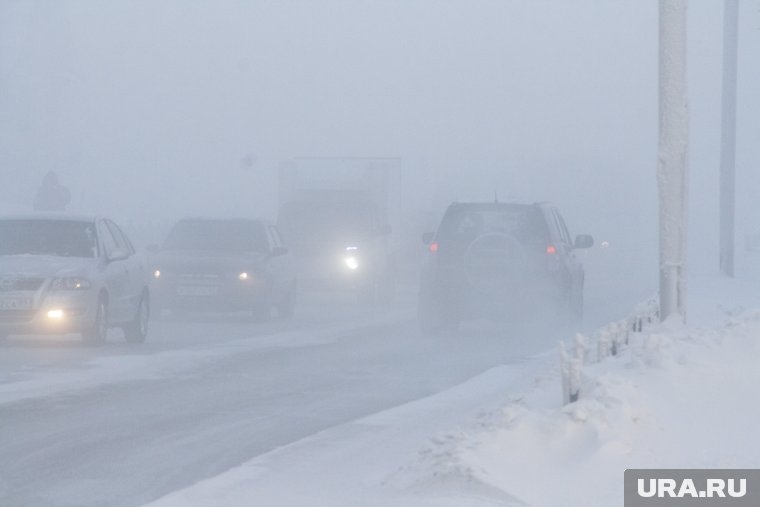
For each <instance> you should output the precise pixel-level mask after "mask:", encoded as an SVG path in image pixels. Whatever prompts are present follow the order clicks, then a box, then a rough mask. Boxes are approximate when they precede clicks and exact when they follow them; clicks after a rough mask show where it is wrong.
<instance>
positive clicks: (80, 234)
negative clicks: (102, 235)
mask: <svg viewBox="0 0 760 507" xmlns="http://www.w3.org/2000/svg"><path fill="white" fill-rule="evenodd" d="M97 245H98V242H97V236H96V234H95V226H94V224H93V223H91V222H78V221H66V220H1V221H0V255H25V254H26V255H53V256H57V257H95V256H96V255H97V253H98V246H97Z"/></svg>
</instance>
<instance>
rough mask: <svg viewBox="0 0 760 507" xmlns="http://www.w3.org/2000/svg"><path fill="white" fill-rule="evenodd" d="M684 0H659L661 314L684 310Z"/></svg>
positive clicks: (682, 314) (686, 135) (686, 132)
mask: <svg viewBox="0 0 760 507" xmlns="http://www.w3.org/2000/svg"><path fill="white" fill-rule="evenodd" d="M686 6H687V2H686V0H660V61H659V66H660V69H659V74H660V104H659V110H660V125H659V150H658V167H657V181H658V185H659V198H660V316H661V318H662V319H663V320H664V319H667V318H669V317H671V316H675V315H677V316H680V318H681V319H684V318H685V316H686V301H685V299H686V232H687V220H686V206H687V184H688V179H687V175H688V173H687V148H688V139H689V118H688V107H687V101H686Z"/></svg>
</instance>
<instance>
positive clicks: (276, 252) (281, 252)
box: [272, 246, 288, 257]
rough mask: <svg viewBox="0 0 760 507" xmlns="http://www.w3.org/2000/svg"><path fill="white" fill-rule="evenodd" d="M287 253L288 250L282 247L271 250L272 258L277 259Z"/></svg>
mask: <svg viewBox="0 0 760 507" xmlns="http://www.w3.org/2000/svg"><path fill="white" fill-rule="evenodd" d="M287 253H288V249H287V248H285V247H284V246H276V247H274V248H272V257H279V256H280V255H285V254H287Z"/></svg>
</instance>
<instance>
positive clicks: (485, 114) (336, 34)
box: [0, 0, 760, 266]
mask: <svg viewBox="0 0 760 507" xmlns="http://www.w3.org/2000/svg"><path fill="white" fill-rule="evenodd" d="M657 9H658V4H657V2H656V1H655V0H649V1H642V0H626V1H623V0H594V1H568V0H557V1H535V0H530V1H529V0H521V1H517V0H515V1H506V0H498V1H483V0H475V1H473V0H466V1H465V0H462V1H459V0H457V1H454V0H448V1H446V0H416V1H415V0H407V1H372V2H370V1H332V0H331V1H323V0H319V1H300V2H283V1H270V2H264V1H240V2H229V1H195V2H193V1H188V0H175V1H166V0H165V1H153V0H151V1H143V2H136V1H120V2H119V1H109V2H102V1H94V0H93V1H14V0H4V1H3V2H2V3H0V176H1V177H2V192H3V195H2V196H1V197H0V199H3V200H5V202H4V203H3V206H2V208H10V207H28V206H29V203H30V202H31V195H32V194H33V192H34V189H35V187H36V185H37V184H38V183H39V181H40V179H41V177H42V175H43V174H44V173H45V172H46V171H47V170H50V169H54V170H56V171H58V173H59V176H60V178H61V180H62V181H63V182H64V183H65V184H66V185H68V186H69V187H70V188H71V190H72V194H73V196H74V200H73V203H72V208H74V209H76V210H80V211H88V212H98V213H101V214H107V215H111V216H115V217H117V218H120V219H122V220H126V219H129V220H135V221H138V222H139V221H142V220H145V219H146V217H150V216H157V217H160V218H162V219H164V218H165V219H173V218H175V217H178V216H180V215H183V214H205V213H210V214H246V213H256V214H266V215H270V216H271V215H274V213H275V210H276V204H277V203H276V178H275V171H276V167H277V165H278V163H279V162H280V161H281V160H283V159H287V158H289V157H293V156H304V155H359V156H370V155H378V156H399V157H402V159H403V165H404V178H405V181H406V183H407V184H406V185H405V188H404V192H405V194H404V195H405V197H406V199H407V201H408V202H411V203H413V205H414V207H415V208H418V209H420V210H430V209H433V210H435V209H441V208H442V207H443V206H445V205H446V204H447V203H448V202H449V201H450V200H452V199H461V200H465V199H491V198H492V196H493V192H494V191H497V192H498V193H499V195H500V196H503V197H502V198H503V199H517V200H521V201H539V200H552V201H555V202H557V203H558V204H559V205H560V206H561V207H562V209H563V211H564V213H565V215H566V216H567V218H568V219H569V222H570V226H571V229H572V230H573V231H577V232H591V233H594V234H596V235H597V237H601V236H610V237H620V238H624V239H625V240H626V241H630V242H632V243H633V244H637V245H639V246H640V247H641V248H644V249H645V250H646V252H647V255H650V254H653V252H655V251H656V238H657V236H656V216H657V207H656V195H657V194H656V179H655V169H656V163H657V161H656V148H657ZM689 15H690V18H689V23H690V33H689V37H690V54H689V58H690V61H689V73H690V75H689V77H690V82H689V93H690V104H691V112H692V117H691V122H692V132H691V183H692V196H691V207H692V231H691V240H692V244H693V245H696V247H697V248H696V250H695V248H694V247H693V248H692V250H693V252H692V253H693V254H694V258H695V261H694V262H695V264H696V265H700V263H703V264H704V265H705V266H709V265H711V263H712V262H713V258H714V257H716V256H717V253H716V252H717V250H716V248H714V247H716V246H717V245H714V243H715V242H716V241H717V240H716V239H715V238H716V236H717V168H718V155H719V142H720V128H719V127H720V78H721V75H720V71H721V68H720V63H721V62H720V55H721V43H722V41H721V30H722V3H721V2H718V1H715V0H703V1H692V3H691V6H690V13H689ZM740 24H741V26H740V30H741V34H740V46H741V48H740V59H739V68H740V89H739V107H740V115H739V128H738V136H739V139H738V153H737V163H738V167H739V168H738V171H739V172H738V184H739V191H738V198H739V208H738V211H739V217H738V220H739V224H740V227H741V229H740V231H739V233H738V236H739V237H740V239H741V235H742V234H744V232H745V231H751V230H760V220H759V219H758V218H757V213H756V204H755V202H756V199H757V197H756V196H757V195H760V178H759V177H758V175H757V174H756V173H757V172H758V171H757V168H758V167H760V143H759V142H757V133H758V132H760V100H759V99H758V96H757V94H758V90H760V70H759V69H758V67H759V66H758V65H756V62H757V55H758V54H759V53H760V1H758V0H741V22H740ZM246 156H248V157H249V159H250V160H252V161H253V165H252V167H250V169H248V170H243V169H241V160H242V159H243V158H244V157H246Z"/></svg>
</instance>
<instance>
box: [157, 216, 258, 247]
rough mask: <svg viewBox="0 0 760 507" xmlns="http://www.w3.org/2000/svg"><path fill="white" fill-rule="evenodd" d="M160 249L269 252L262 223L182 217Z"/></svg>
mask: <svg viewBox="0 0 760 507" xmlns="http://www.w3.org/2000/svg"><path fill="white" fill-rule="evenodd" d="M163 248H164V250H187V251H206V252H241V253H243V252H261V253H266V252H269V240H268V238H267V231H266V229H265V227H264V225H263V224H262V223H260V222H258V221H252V220H200V219H199V220H182V221H180V222H179V223H177V224H176V225H175V226H174V227H173V228H172V230H171V231H170V232H169V235H168V236H167V238H166V241H165V242H164V245H163Z"/></svg>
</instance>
